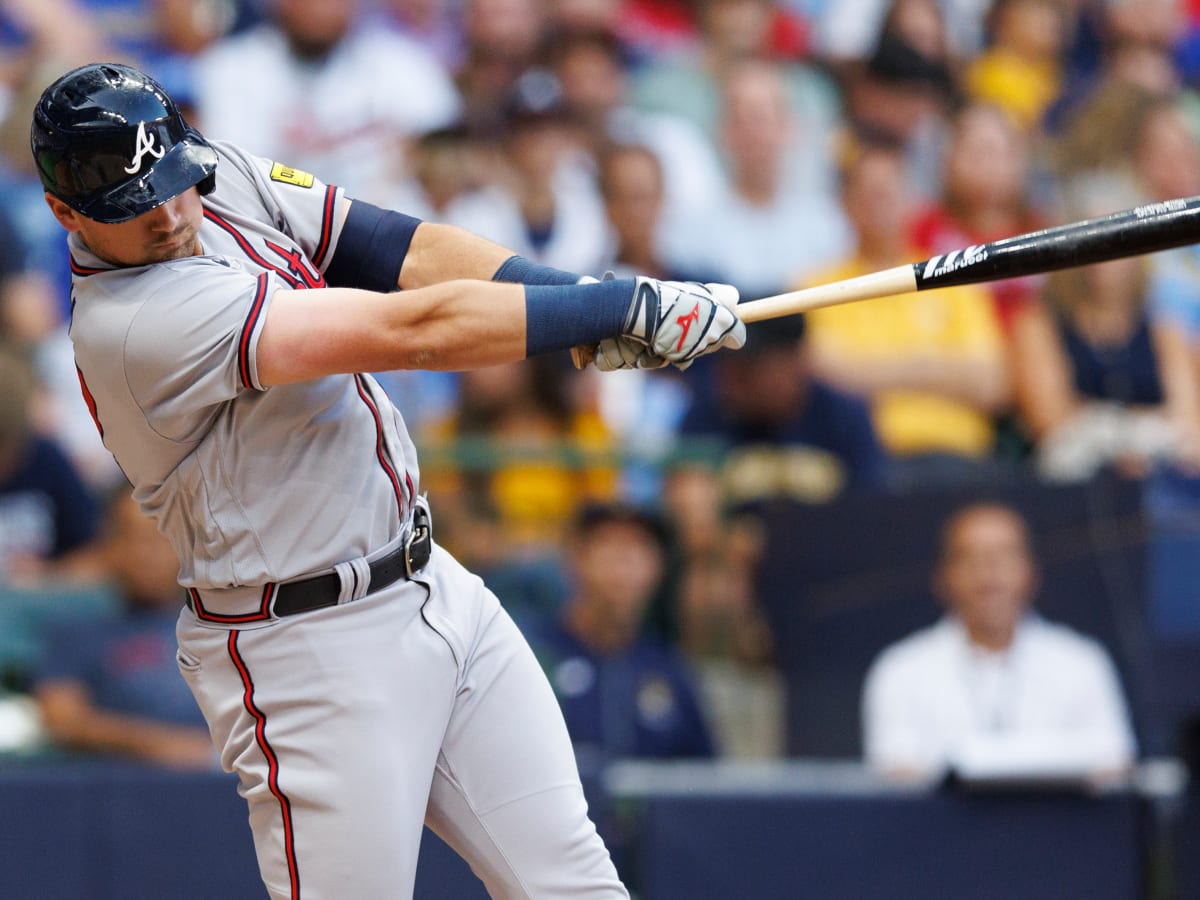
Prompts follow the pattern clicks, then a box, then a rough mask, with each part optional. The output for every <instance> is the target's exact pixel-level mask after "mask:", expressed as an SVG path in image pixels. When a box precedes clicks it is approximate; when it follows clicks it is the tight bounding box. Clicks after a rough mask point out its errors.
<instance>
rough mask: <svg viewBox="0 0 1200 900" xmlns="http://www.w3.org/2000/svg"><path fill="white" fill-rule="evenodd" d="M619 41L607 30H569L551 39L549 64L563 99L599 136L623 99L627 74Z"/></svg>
mask: <svg viewBox="0 0 1200 900" xmlns="http://www.w3.org/2000/svg"><path fill="white" fill-rule="evenodd" d="M622 52H623V51H622V49H621V44H620V42H619V41H618V40H617V39H616V38H615V37H614V36H613V35H612V34H611V33H609V32H606V31H572V32H568V33H566V34H565V35H563V36H562V37H560V38H558V39H557V40H555V41H554V43H553V45H552V48H551V56H550V61H551V67H552V69H553V71H554V74H555V75H556V76H557V78H558V81H559V84H560V86H561V87H562V95H563V102H564V103H565V104H566V106H567V107H568V108H569V109H570V111H571V114H572V116H574V117H575V118H576V119H577V120H578V121H579V123H580V124H581V125H583V126H584V128H586V129H587V131H588V132H589V133H590V134H591V135H592V136H593V137H594V138H600V137H602V136H603V135H605V134H606V133H607V131H608V127H609V120H610V117H611V115H612V113H613V111H614V110H616V109H617V108H619V107H620V106H621V105H622V104H623V103H624V102H625V96H626V90H627V84H628V78H627V77H626V71H625V62H624V59H623V56H622Z"/></svg>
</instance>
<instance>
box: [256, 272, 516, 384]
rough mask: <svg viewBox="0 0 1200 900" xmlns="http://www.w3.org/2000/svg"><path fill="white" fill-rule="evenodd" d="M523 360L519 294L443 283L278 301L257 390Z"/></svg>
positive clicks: (303, 294) (304, 294)
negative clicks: (353, 375) (346, 376)
mask: <svg viewBox="0 0 1200 900" xmlns="http://www.w3.org/2000/svg"><path fill="white" fill-rule="evenodd" d="M524 355H525V295H524V288H523V287H521V286H520V285H513V284H494V283H491V282H483V281H449V282H445V283H443V284H437V285H433V286H431V287H427V288H420V289H418V290H412V291H403V292H396V293H390V294H380V293H375V292H373V291H360V290H354V289H349V288H330V289H326V290H320V291H297V292H294V293H288V294H286V295H282V294H281V295H277V296H276V298H275V299H274V301H273V302H272V304H271V308H270V310H269V311H268V314H267V321H266V324H265V325H264V326H263V333H262V336H261V338H260V339H259V343H258V352H257V361H258V375H259V380H260V382H261V383H262V384H264V385H274V384H288V383H291V382H296V381H304V380H307V379H310V378H319V377H322V376H325V375H331V374H335V373H347V372H380V371H388V370H392V369H436V370H455V369H472V368H481V367H484V366H490V365H498V364H500V363H505V362H514V361H516V360H519V359H522V358H523V357H524Z"/></svg>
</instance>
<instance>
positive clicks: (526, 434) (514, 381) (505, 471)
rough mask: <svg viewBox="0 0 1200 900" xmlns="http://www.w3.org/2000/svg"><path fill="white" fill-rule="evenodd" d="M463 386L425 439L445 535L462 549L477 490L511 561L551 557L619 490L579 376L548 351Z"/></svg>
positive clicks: (606, 442)
mask: <svg viewBox="0 0 1200 900" xmlns="http://www.w3.org/2000/svg"><path fill="white" fill-rule="evenodd" d="M459 384H460V401H459V403H458V405H457V407H456V409H455V410H454V411H453V413H452V414H451V416H450V417H449V418H448V419H446V420H443V421H441V422H435V423H432V424H431V426H430V428H429V430H428V431H427V432H426V433H425V434H423V435H421V436H420V439H421V441H422V444H423V446H424V448H425V451H426V456H425V459H426V463H425V464H424V465H423V466H422V473H421V474H422V481H423V483H424V485H425V486H427V487H428V489H429V490H430V491H432V492H433V493H434V495H435V496H436V497H437V498H438V529H439V534H441V535H445V536H446V537H444V538H443V537H439V541H442V542H443V543H446V545H447V546H448V547H452V548H453V549H454V550H455V551H457V550H458V549H459V547H458V544H457V543H456V535H457V534H460V533H462V532H463V530H464V529H468V528H469V527H470V526H471V524H472V522H471V519H472V517H473V514H474V513H475V512H476V511H477V510H478V509H479V508H480V505H481V504H480V501H478V500H476V499H473V498H475V497H476V496H478V497H482V498H486V503H485V505H487V506H490V507H491V508H492V509H494V510H495V514H496V515H497V516H498V521H499V524H500V533H501V534H502V535H503V536H504V542H505V549H506V551H507V552H508V553H509V554H510V555H511V556H512V557H513V559H514V560H517V559H523V560H529V559H539V558H544V557H546V556H548V555H553V554H554V552H555V549H556V547H558V546H559V544H560V542H561V535H562V533H563V529H564V528H565V527H566V526H567V525H569V523H570V522H571V520H572V518H573V517H574V515H575V513H576V512H577V510H578V508H579V506H580V505H581V504H582V503H584V502H586V501H587V500H600V499H609V498H611V497H612V496H613V493H614V491H615V488H616V474H615V470H614V469H613V468H612V466H611V465H610V464H609V461H608V460H607V459H606V458H605V455H606V454H607V453H609V452H611V450H612V449H613V448H612V444H611V437H610V435H609V433H608V430H607V429H606V428H605V427H604V424H603V422H602V421H601V420H600V419H599V417H598V416H597V415H596V413H595V412H594V411H593V410H591V409H590V408H589V407H587V406H586V405H584V404H583V403H582V402H581V399H580V398H579V397H578V396H577V395H576V391H577V390H578V388H579V386H580V375H579V374H578V373H575V372H574V370H572V369H571V368H570V362H569V361H568V360H567V359H566V358H565V357H556V356H543V357H537V358H534V359H530V360H525V361H523V362H520V363H512V364H509V365H504V366H493V367H491V368H487V369H479V370H476V371H472V372H464V373H462V374H461V375H460V380H459Z"/></svg>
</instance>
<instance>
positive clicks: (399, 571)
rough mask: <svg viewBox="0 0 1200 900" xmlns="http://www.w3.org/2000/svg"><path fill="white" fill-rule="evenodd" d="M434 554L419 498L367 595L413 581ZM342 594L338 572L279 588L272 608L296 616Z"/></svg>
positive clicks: (378, 564)
mask: <svg viewBox="0 0 1200 900" xmlns="http://www.w3.org/2000/svg"><path fill="white" fill-rule="evenodd" d="M432 552H433V521H432V518H431V517H430V515H429V506H428V504H427V503H426V502H425V498H424V497H420V498H418V500H417V502H416V503H415V504H414V506H413V514H412V528H411V529H410V530H409V532H408V537H407V538H406V539H405V541H404V543H403V544H402V545H401V546H399V547H397V548H396V549H395V550H393V551H392V552H391V553H389V554H388V555H387V556H383V557H380V558H379V559H377V560H375V561H374V562H373V563H370V564H369V568H370V570H371V582H370V584H369V585H368V586H367V593H368V594H373V593H375V591H378V590H381V589H383V588H385V587H387V586H388V585H389V584H394V583H395V582H397V581H399V580H400V579H401V578H411V577H412V576H413V575H415V574H416V573H417V572H419V571H421V569H423V568H425V566H426V564H427V563H428V562H429V556H430V554H431V553H432ZM341 593H342V580H341V578H339V577H338V574H337V572H329V573H327V574H325V575H318V576H317V577H315V578H306V579H305V580H303V581H289V582H288V583H287V584H281V585H278V586H277V587H276V589H275V603H274V605H273V607H272V608H273V609H274V611H275V615H277V616H294V615H297V614H299V613H304V612H311V611H312V610H314V609H323V608H325V607H326V606H337V604H338V597H339V596H340V595H341ZM187 602H188V606H191V605H192V596H191V593H190V592H189V593H188V597H187Z"/></svg>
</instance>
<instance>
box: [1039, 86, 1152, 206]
mask: <svg viewBox="0 0 1200 900" xmlns="http://www.w3.org/2000/svg"><path fill="white" fill-rule="evenodd" d="M1163 97H1164V95H1163V94H1162V93H1161V92H1159V91H1152V90H1148V89H1146V88H1144V87H1142V86H1140V85H1137V84H1132V83H1130V82H1127V81H1123V80H1121V79H1117V78H1106V79H1105V80H1104V81H1103V82H1101V83H1100V84H1099V85H1097V87H1096V88H1095V90H1093V91H1092V93H1091V94H1090V95H1089V96H1088V97H1087V99H1085V100H1084V101H1083V102H1082V103H1081V104H1080V105H1079V106H1078V107H1077V108H1076V109H1074V110H1073V111H1072V112H1071V113H1070V114H1069V115H1068V116H1067V118H1066V121H1065V122H1064V123H1063V128H1062V131H1061V133H1060V134H1059V136H1058V138H1057V140H1056V141H1055V142H1054V144H1053V145H1052V146H1051V148H1050V161H1051V163H1052V166H1053V169H1054V172H1055V174H1056V175H1058V177H1059V179H1060V180H1061V181H1063V182H1064V187H1065V188H1066V189H1067V191H1068V193H1069V191H1070V182H1071V181H1072V180H1073V179H1076V178H1078V177H1079V176H1082V175H1087V173H1092V172H1095V171H1097V170H1117V169H1120V168H1122V167H1124V166H1126V165H1128V163H1129V161H1130V160H1131V159H1132V158H1133V155H1134V152H1135V149H1136V145H1137V138H1138V133H1139V130H1140V123H1141V121H1142V118H1143V117H1144V115H1145V111H1146V110H1147V109H1150V108H1152V107H1153V106H1155V105H1156V104H1158V103H1159V102H1161V100H1162V98H1163Z"/></svg>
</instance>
